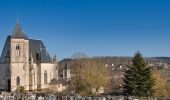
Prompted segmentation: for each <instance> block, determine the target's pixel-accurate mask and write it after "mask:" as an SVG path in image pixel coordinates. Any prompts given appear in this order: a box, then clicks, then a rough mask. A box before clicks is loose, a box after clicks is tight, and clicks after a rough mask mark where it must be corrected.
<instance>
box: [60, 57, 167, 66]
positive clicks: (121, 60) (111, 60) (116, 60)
mask: <svg viewBox="0 0 170 100" xmlns="http://www.w3.org/2000/svg"><path fill="white" fill-rule="evenodd" d="M84 59H89V60H98V61H101V62H103V63H105V64H115V65H121V64H128V63H130V62H131V61H132V57H116V56H113V57H111V56H107V57H92V58H84ZM144 59H145V60H146V61H147V62H149V63H153V64H156V63H167V64H170V57H144ZM70 61H74V59H71V58H67V59H63V60H61V61H60V62H63V63H64V62H67V63H69V62H70Z"/></svg>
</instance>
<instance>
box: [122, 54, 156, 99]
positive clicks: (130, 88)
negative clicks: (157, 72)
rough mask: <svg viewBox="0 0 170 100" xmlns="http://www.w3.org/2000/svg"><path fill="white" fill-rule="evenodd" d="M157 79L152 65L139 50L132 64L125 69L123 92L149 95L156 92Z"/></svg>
mask: <svg viewBox="0 0 170 100" xmlns="http://www.w3.org/2000/svg"><path fill="white" fill-rule="evenodd" d="M154 86H155V79H154V78H153V75H152V70H151V67H149V66H148V65H147V63H146V62H145V61H144V59H143V58H142V55H141V53H140V52H137V53H136V54H135V56H134V58H133V60H132V65H130V66H128V69H127V70H126V71H125V77H124V84H123V92H124V94H126V95H131V96H138V97H142V96H143V97H147V96H152V95H153V94H154Z"/></svg>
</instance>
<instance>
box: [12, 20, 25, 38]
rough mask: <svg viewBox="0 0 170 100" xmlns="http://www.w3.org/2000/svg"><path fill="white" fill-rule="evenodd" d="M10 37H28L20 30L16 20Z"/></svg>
mask: <svg viewBox="0 0 170 100" xmlns="http://www.w3.org/2000/svg"><path fill="white" fill-rule="evenodd" d="M12 38H23V39H28V37H27V35H26V34H25V33H24V32H23V31H22V29H21V26H20V24H19V21H17V22H16V25H15V28H14V30H13V32H12Z"/></svg>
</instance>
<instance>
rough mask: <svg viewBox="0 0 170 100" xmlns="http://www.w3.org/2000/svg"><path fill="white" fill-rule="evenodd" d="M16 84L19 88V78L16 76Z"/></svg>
mask: <svg viewBox="0 0 170 100" xmlns="http://www.w3.org/2000/svg"><path fill="white" fill-rule="evenodd" d="M16 83H17V86H19V85H20V77H19V76H17V80H16Z"/></svg>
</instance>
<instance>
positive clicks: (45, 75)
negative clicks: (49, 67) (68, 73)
mask: <svg viewBox="0 0 170 100" xmlns="http://www.w3.org/2000/svg"><path fill="white" fill-rule="evenodd" d="M44 83H45V84H47V72H46V71H45V72H44Z"/></svg>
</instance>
